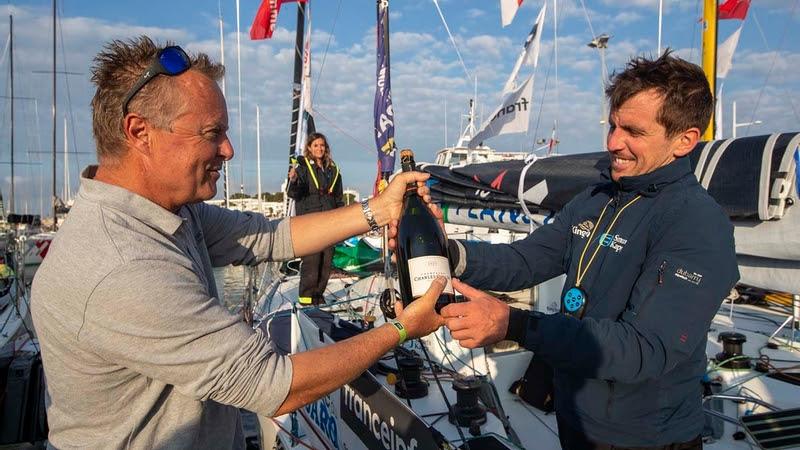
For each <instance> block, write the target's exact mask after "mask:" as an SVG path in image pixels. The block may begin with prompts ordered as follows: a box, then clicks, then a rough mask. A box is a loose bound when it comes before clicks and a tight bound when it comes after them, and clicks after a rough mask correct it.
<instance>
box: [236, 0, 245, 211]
mask: <svg viewBox="0 0 800 450" xmlns="http://www.w3.org/2000/svg"><path fill="white" fill-rule="evenodd" d="M236 77H237V82H236V89H237V90H238V91H239V95H238V96H237V97H238V98H237V101H238V103H239V108H238V111H237V112H236V114H237V115H238V117H239V120H238V122H239V148H238V149H237V150H238V151H239V158H240V159H239V161H240V162H239V163H240V164H241V170H240V172H239V176H240V178H241V179H240V181H241V184H240V185H239V193H240V194H241V196H242V198H244V144H243V140H242V42H241V33H240V32H239V0H236ZM241 204H242V205H244V201H242V203H241Z"/></svg>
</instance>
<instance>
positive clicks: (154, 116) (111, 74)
mask: <svg viewBox="0 0 800 450" xmlns="http://www.w3.org/2000/svg"><path fill="white" fill-rule="evenodd" d="M170 45H173V44H172V43H170V42H167V43H166V45H164V46H159V45H156V43H154V42H153V41H152V40H151V39H150V38H149V37H147V36H139V37H137V38H134V39H130V40H129V41H121V40H116V39H115V40H113V41H111V42H109V43H108V44H106V45H105V46H104V48H103V50H102V51H101V52H100V53H98V54H97V56H95V57H94V66H93V67H92V83H94V84H95V86H97V90H96V91H95V93H94V98H92V131H93V133H94V139H95V144H96V146H97V157H98V160H102V159H107V158H116V157H119V156H121V155H122V154H123V153H124V152H125V132H124V130H123V129H122V125H123V115H122V102H123V100H124V98H125V95H126V94H127V93H128V90H129V89H130V88H131V86H133V85H134V84H135V83H136V81H137V80H138V78H139V77H140V76H141V75H142V72H144V70H145V69H146V68H147V67H148V66H149V65H150V63H151V62H152V61H153V58H155V57H156V55H157V54H158V52H159V51H160V50H162V49H163V48H165V47H168V46H170ZM189 60H190V61H191V64H192V66H191V69H190V70H194V71H197V72H200V73H202V74H203V75H205V76H207V77H208V78H210V79H211V80H214V81H218V80H219V79H220V78H222V76H223V75H224V73H225V68H224V67H223V66H222V65H221V64H217V63H214V62H212V61H211V60H210V58H209V57H208V55H206V54H204V53H199V54H196V55H193V54H190V55H189ZM171 79H172V77H161V76H160V77H156V78H154V79H153V80H152V81H151V82H149V83H147V85H146V86H145V87H143V88H142V90H141V91H139V93H137V94H136V96H135V97H134V98H133V100H132V101H131V103H130V109H131V110H135V111H137V112H139V113H141V114H142V115H143V116H145V117H147V118H148V119H149V120H151V121H152V122H153V123H154V124H155V125H156V126H159V127H162V128H167V127H169V126H170V125H171V123H172V120H173V119H174V118H175V116H176V115H177V114H178V113H179V112H180V111H181V110H182V108H183V106H184V105H182V104H181V103H180V102H178V101H177V96H176V95H175V90H174V89H169V86H170V83H171V82H172V81H173V80H171Z"/></svg>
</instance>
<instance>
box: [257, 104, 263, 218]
mask: <svg viewBox="0 0 800 450" xmlns="http://www.w3.org/2000/svg"><path fill="white" fill-rule="evenodd" d="M256 196H257V198H258V212H260V213H261V215H262V216H263V215H264V202H262V201H261V108H259V107H258V105H256Z"/></svg>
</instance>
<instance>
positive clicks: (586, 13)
mask: <svg viewBox="0 0 800 450" xmlns="http://www.w3.org/2000/svg"><path fill="white" fill-rule="evenodd" d="M581 7H582V8H583V15H584V16H586V23H588V24H589V31H590V32H591V33H592V39H594V38H596V37H597V35H596V34H594V27H593V26H592V20H591V19H590V18H589V11H588V10H587V9H586V3H584V1H583V0H581Z"/></svg>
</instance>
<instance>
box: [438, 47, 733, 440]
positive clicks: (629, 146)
mask: <svg viewBox="0 0 800 450" xmlns="http://www.w3.org/2000/svg"><path fill="white" fill-rule="evenodd" d="M606 95H607V96H608V98H609V101H610V105H611V113H610V114H609V125H610V129H609V133H608V137H607V147H608V152H609V157H610V158H611V170H610V174H609V178H610V180H609V182H607V183H605V184H600V185H597V186H593V187H590V188H588V189H587V190H585V191H584V192H582V193H581V194H579V195H578V196H576V197H575V198H574V199H573V200H572V201H571V202H570V203H569V204H567V205H566V206H565V207H564V208H563V209H562V210H561V211H560V212H559V213H558V215H557V216H556V217H555V219H554V221H553V223H550V224H547V225H545V226H543V227H541V228H539V229H537V230H536V231H535V232H533V233H532V234H531V235H530V236H528V237H527V238H526V239H524V240H521V241H518V242H515V243H513V244H508V245H491V244H487V243H478V242H461V241H451V243H450V246H451V258H452V259H453V261H452V262H453V264H454V267H455V270H454V275H455V276H457V277H459V278H460V281H454V287H455V288H456V289H457V290H459V291H460V292H461V293H463V294H464V295H465V297H466V298H467V299H468V301H467V302H464V303H455V304H451V305H448V306H447V307H445V308H444V309H443V310H442V315H443V316H444V317H445V319H446V320H447V326H448V328H449V329H450V330H451V332H452V335H453V337H454V338H455V339H458V340H459V341H460V342H461V344H462V345H463V346H465V347H470V348H472V347H478V346H483V345H487V344H491V343H494V342H497V341H499V340H501V339H504V338H505V339H512V340H515V341H517V342H519V343H520V344H522V345H523V346H525V348H528V349H530V350H532V351H533V352H534V353H535V355H536V356H537V357H538V358H541V359H542V360H543V361H545V362H546V363H548V364H549V365H551V366H552V367H553V369H554V391H555V408H556V413H557V417H558V426H559V435H560V438H561V444H562V446H563V447H564V448H568V449H609V448H612V447H613V448H615V449H618V448H629V447H636V448H659V449H660V448H671V449H696V448H697V449H699V448H702V441H701V439H700V432H701V429H702V424H703V410H702V405H701V384H700V381H701V377H702V375H703V373H704V372H705V370H706V354H705V349H706V339H707V332H708V328H709V325H710V323H711V320H712V318H713V317H714V314H715V313H716V311H717V309H718V308H719V306H720V303H721V301H722V300H723V298H724V297H725V296H726V295H727V294H728V293H729V291H730V289H731V288H732V287H733V286H734V284H735V282H736V281H737V280H738V278H739V272H738V268H737V265H736V257H735V251H734V241H733V227H732V226H731V224H730V222H729V220H728V218H727V216H726V215H725V213H724V212H723V210H722V209H721V208H720V206H719V205H717V203H716V202H715V201H714V200H713V199H712V198H711V197H710V196H709V195H708V193H707V192H706V191H705V189H703V187H702V186H700V184H699V183H698V182H697V179H696V178H695V176H694V175H693V173H692V171H691V167H690V164H689V159H688V158H687V157H686V156H687V155H688V154H689V152H690V151H691V150H692V149H693V148H694V147H695V144H696V143H697V142H698V139H699V138H700V136H701V134H702V130H704V129H705V128H706V126H707V124H708V123H709V119H710V116H711V111H712V108H713V99H712V95H711V92H710V90H709V87H708V83H707V82H706V79H705V76H704V74H703V72H702V70H701V69H700V68H699V67H697V66H696V65H693V64H690V63H688V62H686V61H683V60H681V59H678V58H676V57H673V56H671V55H670V54H669V51H668V52H666V53H665V54H664V55H662V56H661V57H659V58H658V59H655V60H649V59H645V58H636V59H634V60H632V61H631V62H629V63H628V65H627V67H626V69H625V70H624V71H623V72H621V73H619V74H617V75H615V76H614V78H613V80H612V83H611V85H610V86H609V87H608V88H607V90H606ZM560 274H566V283H565V285H564V290H563V292H562V307H561V313H558V314H552V315H543V314H540V313H537V312H528V311H522V310H517V309H514V308H509V307H508V305H506V304H505V303H503V302H502V301H499V300H497V299H496V298H494V297H491V296H490V295H488V294H486V293H484V292H481V291H479V290H478V289H476V288H474V287H473V286H475V287H477V288H481V289H490V290H499V291H513V290H517V289H523V288H529V287H531V286H534V285H536V284H538V283H541V282H543V281H545V280H548V279H550V278H552V277H555V276H557V275H560Z"/></svg>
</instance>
